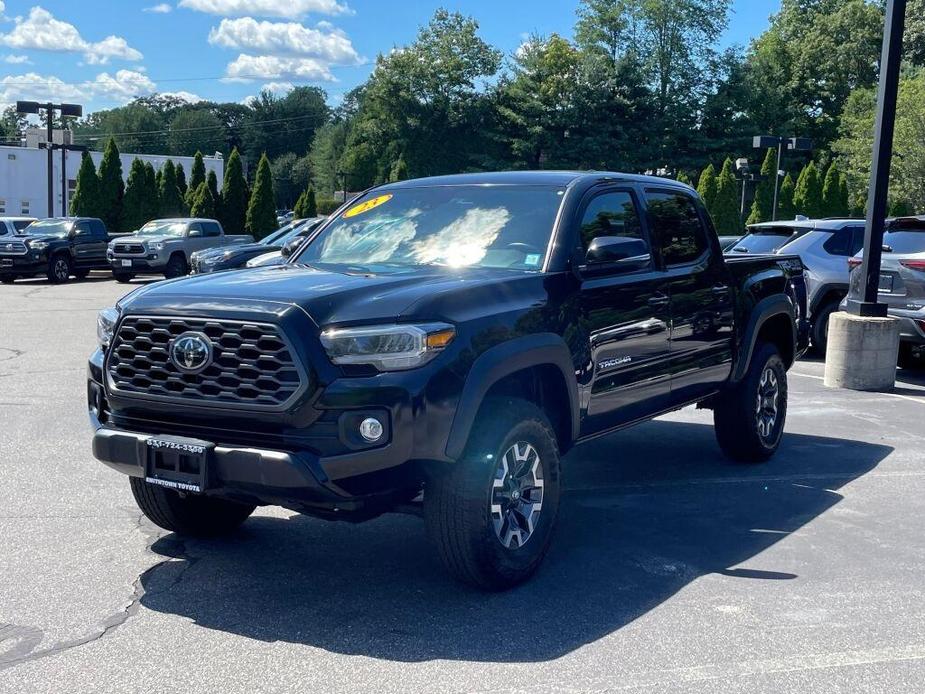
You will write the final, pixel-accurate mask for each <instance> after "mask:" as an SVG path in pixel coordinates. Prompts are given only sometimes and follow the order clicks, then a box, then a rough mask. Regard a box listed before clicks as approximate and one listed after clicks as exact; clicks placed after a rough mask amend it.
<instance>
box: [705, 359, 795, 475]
mask: <svg viewBox="0 0 925 694" xmlns="http://www.w3.org/2000/svg"><path fill="white" fill-rule="evenodd" d="M786 420H787V370H786V368H785V367H784V362H783V360H782V359H781V358H780V354H779V353H778V351H777V348H776V347H775V346H774V345H771V344H768V343H762V344H758V345H756V347H755V352H754V354H753V355H752V361H751V364H750V365H749V368H748V373H747V374H746V375H745V378H743V379H742V380H741V381H740V382H739V383H737V384H736V385H735V386H733V387H732V388H731V389H730V390H728V391H727V392H726V393H724V394H723V395H722V396H721V398H720V400H719V402H718V403H717V405H716V408H715V409H714V411H713V423H714V425H715V427H716V439H717V441H718V442H719V445H720V448H722V449H723V453H725V454H726V455H727V456H729V457H730V458H732V459H733V460H736V461H739V462H745V463H760V462H764V461H766V460H768V459H769V458H770V457H771V456H772V455H774V453H775V452H776V451H777V448H778V446H780V441H781V438H782V437H783V435H784V423H785V422H786Z"/></svg>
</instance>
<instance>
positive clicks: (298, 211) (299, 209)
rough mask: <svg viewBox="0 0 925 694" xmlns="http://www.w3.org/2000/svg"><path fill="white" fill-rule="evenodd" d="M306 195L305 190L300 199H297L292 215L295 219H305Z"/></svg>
mask: <svg viewBox="0 0 925 694" xmlns="http://www.w3.org/2000/svg"><path fill="white" fill-rule="evenodd" d="M305 195H306V191H304V190H303V191H302V194H301V195H300V196H299V199H298V200H296V201H295V205H293V207H292V216H293V218H294V219H305Z"/></svg>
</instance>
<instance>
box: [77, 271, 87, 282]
mask: <svg viewBox="0 0 925 694" xmlns="http://www.w3.org/2000/svg"><path fill="white" fill-rule="evenodd" d="M89 276H90V271H89V270H74V277H76V278H77V280H78V281H80V282H83V281H84V280H85V279H87V277H89Z"/></svg>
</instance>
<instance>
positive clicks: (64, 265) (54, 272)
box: [47, 253, 74, 284]
mask: <svg viewBox="0 0 925 694" xmlns="http://www.w3.org/2000/svg"><path fill="white" fill-rule="evenodd" d="M73 272H74V270H73V267H72V264H71V259H70V257H68V256H67V255H65V254H64V253H58V254H57V255H53V256H52V257H51V260H49V261H48V272H47V276H48V281H49V282H54V283H55V284H63V283H64V282H67V281H68V280H69V279H70V278H71V274H72V273H73Z"/></svg>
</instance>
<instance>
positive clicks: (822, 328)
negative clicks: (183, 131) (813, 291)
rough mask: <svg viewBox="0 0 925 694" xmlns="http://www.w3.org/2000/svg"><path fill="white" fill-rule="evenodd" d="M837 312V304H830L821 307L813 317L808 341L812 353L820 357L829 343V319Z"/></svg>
mask: <svg viewBox="0 0 925 694" xmlns="http://www.w3.org/2000/svg"><path fill="white" fill-rule="evenodd" d="M837 310H838V304H837V303H834V302H833V303H830V304H827V305H826V306H823V307H822V308H821V309H820V310H819V311H817V312H816V315H815V316H813V327H812V333H811V335H810V339H811V342H812V345H813V351H814V352H815V353H816V354H818V355H820V356H824V355H825V348H826V345H827V343H828V341H829V318H830V317H831V316H832V314H833V313H835V312H836V311H837Z"/></svg>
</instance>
